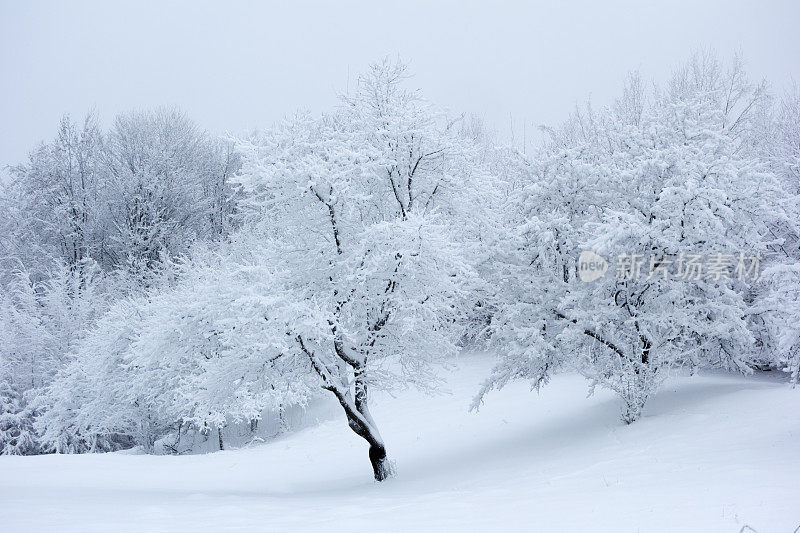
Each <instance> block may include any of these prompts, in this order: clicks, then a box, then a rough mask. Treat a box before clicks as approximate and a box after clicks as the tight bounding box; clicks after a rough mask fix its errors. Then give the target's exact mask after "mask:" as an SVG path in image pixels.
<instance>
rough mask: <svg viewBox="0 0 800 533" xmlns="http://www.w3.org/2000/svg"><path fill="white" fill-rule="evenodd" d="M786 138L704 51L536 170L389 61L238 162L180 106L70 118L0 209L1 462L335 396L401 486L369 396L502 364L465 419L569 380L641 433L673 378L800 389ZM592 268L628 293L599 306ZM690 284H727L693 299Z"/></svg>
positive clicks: (251, 140) (791, 162)
mask: <svg viewBox="0 0 800 533" xmlns="http://www.w3.org/2000/svg"><path fill="white" fill-rule="evenodd" d="M798 118H800V97H799V96H798V91H797V90H796V89H794V90H792V91H789V92H787V93H786V94H785V95H783V96H774V95H773V94H772V93H771V92H770V90H769V87H768V86H767V85H766V83H754V82H752V81H751V80H750V79H749V78H748V76H747V73H746V71H745V69H744V68H743V66H742V63H741V62H740V61H738V60H734V61H733V62H731V64H729V65H724V64H722V63H721V62H720V61H718V60H717V59H716V58H715V57H713V56H711V55H708V54H698V55H696V56H694V57H692V58H691V59H690V60H689V61H688V62H687V63H686V64H685V65H684V66H683V67H682V68H680V69H678V70H677V71H676V72H675V73H674V74H673V75H672V77H671V78H670V80H669V81H668V82H667V83H665V84H663V85H661V86H659V85H655V84H652V85H651V84H647V83H645V82H644V81H643V80H642V79H641V78H640V77H639V76H638V75H637V74H632V75H631V76H630V77H629V79H628V80H627V82H626V84H625V88H624V90H623V91H622V93H621V94H620V96H619V97H618V98H617V99H616V101H615V102H614V103H613V104H612V105H610V106H607V107H605V108H602V109H594V108H593V107H592V106H591V105H589V104H587V105H585V106H583V107H579V108H577V109H576V110H575V111H574V112H573V113H572V114H571V116H570V117H569V119H568V120H567V121H566V122H565V123H564V124H562V125H560V126H558V127H555V128H548V129H547V130H546V133H547V140H546V141H545V142H544V143H542V145H541V146H540V147H539V148H538V149H537V150H536V151H535V152H534V153H532V154H529V155H526V154H522V153H520V152H519V151H518V150H516V149H514V148H513V147H509V146H504V145H503V144H502V143H499V142H497V141H496V139H495V137H494V136H493V135H492V134H491V132H488V131H487V130H486V129H485V128H484V127H483V126H482V124H481V123H480V121H477V120H475V119H470V118H468V117H464V116H453V115H451V114H448V113H446V112H444V111H442V110H441V109H439V108H438V107H436V106H434V105H433V104H431V103H429V102H428V101H426V100H425V99H424V98H423V97H422V95H421V93H420V92H419V91H417V90H413V89H410V88H409V87H408V79H407V75H406V70H405V66H404V65H402V64H400V63H395V62H391V61H383V62H380V63H378V64H375V65H373V66H372V67H371V68H370V69H369V70H368V71H367V73H366V74H365V75H363V76H362V77H361V78H360V79H359V83H358V86H357V89H356V90H355V91H354V92H353V93H352V94H349V95H345V96H342V97H341V98H340V102H339V105H338V106H337V107H336V108H335V109H333V110H331V111H330V112H329V113H325V114H322V115H310V114H307V113H297V114H295V115H292V116H291V117H288V118H287V119H286V120H284V121H282V122H281V123H280V124H278V125H275V126H273V127H272V128H269V129H267V130H264V131H261V132H256V133H253V134H251V135H248V136H245V137H240V138H235V139H233V138H230V139H228V138H226V139H217V138H213V137H212V136H210V135H208V134H206V133H204V132H202V131H200V130H199V129H198V128H197V127H196V126H195V125H194V124H193V123H192V122H191V121H190V120H189V119H188V118H187V117H186V116H185V115H184V114H182V113H180V112H178V111H175V110H170V109H158V110H155V111H149V112H140V113H133V114H129V115H123V116H120V117H118V118H117V119H116V120H115V121H114V123H113V125H112V126H111V128H110V129H109V130H108V131H101V128H100V127H99V125H98V120H97V118H96V117H95V116H93V115H91V114H90V115H89V116H87V118H86V119H85V120H84V121H83V123H81V124H76V123H74V122H72V121H70V120H69V119H68V118H65V119H63V120H62V121H61V123H60V126H59V130H58V135H57V137H56V138H55V139H54V140H53V141H50V142H48V143H44V144H42V145H41V146H39V147H38V148H36V149H35V150H34V151H33V152H31V154H30V157H29V160H28V162H27V163H24V164H21V165H18V166H16V167H13V168H12V174H13V180H12V183H11V184H10V185H9V186H8V187H7V188H6V189H5V190H4V191H3V194H2V197H1V199H0V202H1V203H0V209H2V213H3V217H2V219H0V252H1V253H2V257H0V262H2V265H3V269H2V272H1V273H0V275H1V276H2V277H0V284H1V285H2V296H0V448H1V449H2V453H4V454H35V453H52V452H56V453H83V452H90V451H108V450H116V449H121V448H127V447H131V446H142V447H143V448H144V449H145V450H147V451H150V452H160V453H163V452H166V451H173V452H174V451H176V450H177V448H176V446H175V445H174V444H170V443H174V442H177V441H178V440H180V438H181V436H182V435H187V434H194V435H202V436H209V435H210V434H211V433H212V432H214V431H216V432H217V434H218V437H219V439H220V445H221V443H222V428H224V427H226V426H227V425H231V424H252V423H253V422H255V421H257V420H258V419H259V418H260V417H261V416H262V414H263V413H265V412H266V411H265V410H276V409H281V408H283V407H285V406H290V405H293V406H301V407H302V406H306V405H308V404H309V402H311V401H312V400H314V399H316V398H318V397H320V396H321V395H323V397H324V396H325V395H327V397H329V398H331V400H332V401H335V402H337V403H338V405H339V406H340V407H341V409H342V411H343V413H344V415H345V417H346V420H347V423H348V426H349V427H350V429H351V430H352V431H353V432H354V433H355V434H357V435H358V436H359V437H361V438H362V439H364V441H365V442H366V443H367V446H368V450H369V451H368V457H369V460H370V464H371V466H372V469H373V474H374V477H375V479H377V480H383V479H385V478H387V477H389V476H390V475H392V473H393V465H392V462H391V461H390V460H389V455H388V452H387V444H386V443H385V442H384V440H383V439H382V437H381V434H380V431H379V428H378V423H377V421H376V420H375V419H374V418H373V417H372V415H371V413H370V409H369V406H370V400H371V397H372V395H373V392H374V391H376V390H389V391H392V390H395V389H399V388H404V387H408V386H415V387H418V388H420V389H422V390H428V391H433V390H436V389H437V388H438V387H439V386H440V373H439V372H438V371H437V367H440V366H442V365H446V364H447V363H448V362H449V361H451V360H453V358H454V357H455V356H456V355H457V354H458V352H459V351H461V350H463V349H464V348H465V347H475V346H481V347H486V348H489V349H491V350H492V351H493V352H494V353H496V354H497V362H496V366H495V368H494V370H493V371H492V373H491V375H489V376H487V379H486V381H485V383H484V385H483V387H482V388H481V389H480V390H479V391H476V397H475V401H474V403H473V408H475V409H477V408H479V407H480V405H481V403H482V402H483V401H491V399H490V397H487V394H488V393H489V392H490V391H491V390H493V389H499V388H502V387H503V386H504V385H505V384H506V383H508V382H509V381H511V380H516V379H523V380H529V381H530V382H531V383H532V385H533V386H534V387H536V388H538V387H541V386H544V385H545V384H546V383H547V382H548V381H549V380H550V377H551V376H552V375H553V374H554V373H557V372H561V371H575V372H579V373H581V374H582V375H584V376H585V377H586V378H587V379H588V380H589V382H590V387H595V386H598V385H599V386H601V387H604V388H608V389H610V390H612V391H614V392H615V393H617V394H618V395H619V396H620V398H621V399H622V419H623V420H624V421H625V422H626V423H631V422H633V421H635V420H636V419H637V418H639V417H640V416H641V414H642V410H643V409H644V407H645V404H646V402H647V399H648V398H649V397H651V396H652V395H653V394H654V393H655V392H656V391H657V389H658V387H659V385H660V384H661V383H662V382H663V380H664V379H665V377H666V376H667V375H668V373H669V372H670V371H671V370H672V369H676V368H690V369H697V368H721V369H725V370H730V371H736V372H743V373H750V372H753V371H762V370H767V369H773V370H779V371H782V372H786V373H787V375H788V381H791V382H792V383H796V382H797V380H798V378H800V326H799V325H798V318H800V260H799V258H800V240H798V236H799V235H800V227H798V221H800V217H799V216H798V209H799V208H800V205H799V204H798V199H799V198H800V128H798V124H800V121H799V120H798ZM585 251H591V252H592V253H594V254H596V255H597V256H598V257H604V258H606V259H608V260H609V261H610V262H612V263H613V262H614V260H617V261H622V260H623V259H624V260H627V261H628V270H626V271H620V270H619V269H616V271H615V269H614V268H613V267H612V268H610V269H609V271H608V272H606V273H605V275H603V276H600V277H599V279H595V280H592V281H584V279H583V278H582V277H581V271H580V270H581V268H582V266H581V264H580V261H579V257H580V256H581V253H582V252H585ZM698 257H710V258H715V259H714V261H715V262H714V265H715V266H714V271H713V273H712V271H711V270H710V267H707V270H706V271H703V270H702V267H700V266H698V265H697V264H696V263H694V268H695V270H694V271H693V274H694V275H687V272H692V271H690V270H689V267H688V266H687V265H689V261H692V260H695V259H696V258H698ZM744 257H747V258H749V259H750V264H749V266H748V269H749V270H748V272H747V273H748V274H749V277H747V276H742V275H741V274H742V272H737V267H741V265H739V264H738V263H737V259H736V258H739V261H741V259H742V258H744ZM692 258H695V259H692ZM754 261H757V264H755V263H753V262H754ZM617 266H618V265H617ZM737 274H739V275H737Z"/></svg>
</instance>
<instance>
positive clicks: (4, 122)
mask: <svg viewBox="0 0 800 533" xmlns="http://www.w3.org/2000/svg"><path fill="white" fill-rule="evenodd" d="M798 23H800V2H799V1H797V0H788V1H758V2H756V1H749V2H740V1H732V0H727V1H708V2H701V1H698V0H695V1H693V2H667V1H662V2H643V1H642V2H608V1H602V2H601V1H598V2H547V3H545V2H541V3H539V2H521V1H519V2H497V1H492V2H489V1H485V2H480V3H479V2H445V1H440V2H433V1H431V2H416V1H411V0H403V1H401V2H377V1H372V2H350V1H338V2H321V1H320V2H297V1H294V2H281V3H277V2H274V3H273V2H231V1H225V2H222V1H220V2H156V1H151V2H148V1H142V0H139V1H137V2H131V3H122V2H116V1H115V2H79V1H70V2H60V1H59V2H38V1H30V2H26V1H22V0H0V166H3V165H5V164H11V163H16V162H20V161H22V160H24V158H25V157H26V154H27V152H28V151H29V150H30V149H31V148H32V147H33V146H34V145H35V144H36V143H38V142H39V141H41V140H44V139H50V138H52V137H53V136H54V134H55V131H56V126H57V122H58V119H59V117H60V116H61V115H62V114H63V113H65V112H68V113H70V114H72V115H73V116H74V117H78V118H79V117H81V116H82V115H83V114H84V113H85V112H86V111H87V110H88V109H89V108H94V109H96V110H97V111H98V112H99V113H100V115H101V117H102V118H103V119H104V121H105V122H106V123H108V122H109V121H110V119H111V118H113V116H114V115H115V114H117V113H119V112H123V111H128V110H131V109H137V108H143V107H151V106H156V105H160V104H166V105H178V106H180V107H182V108H183V109H184V110H186V111H187V112H188V113H189V115H190V116H192V117H193V118H194V119H195V120H196V121H197V122H198V123H199V124H200V125H201V126H202V127H204V128H206V129H208V130H210V131H212V132H219V133H223V132H231V133H238V132H242V131H246V130H248V129H251V128H253V127H264V126H268V125H270V124H271V123H272V122H274V121H275V120H276V119H279V118H281V117H282V116H284V115H286V114H287V113H289V112H291V111H293V110H295V109H297V108H299V107H303V108H306V109H310V110H312V111H321V110H324V109H328V108H330V107H332V106H333V105H335V98H336V94H337V93H338V92H342V91H346V90H347V87H348V80H349V83H350V86H352V85H353V84H354V80H355V78H356V77H357V75H358V73H359V72H361V71H363V70H364V69H365V67H366V66H367V65H368V64H369V63H370V62H373V61H376V60H378V59H380V58H381V57H383V56H386V55H392V56H395V55H398V54H399V55H400V57H402V58H403V59H404V60H406V61H408V62H409V63H410V65H411V72H412V73H413V75H414V77H413V78H412V80H411V81H410V83H411V84H412V85H414V86H416V87H420V88H422V89H423V92H424V94H425V95H426V97H428V98H429V99H431V100H433V101H435V102H437V103H438V104H441V105H443V106H446V107H447V108H449V109H451V110H453V111H459V112H460V111H466V112H470V113H475V114H477V115H479V116H482V117H484V119H485V120H486V122H487V123H488V124H489V125H490V126H491V127H492V128H493V129H495V130H497V131H498V132H499V133H500V134H501V135H503V136H505V137H509V132H510V129H511V128H510V123H511V120H510V116H513V121H514V124H515V128H516V130H517V134H516V136H515V140H516V143H517V144H518V145H521V143H522V140H521V136H522V124H523V123H524V124H527V128H526V129H527V132H528V135H529V136H532V132H533V130H534V128H535V126H537V125H539V124H543V123H544V124H552V123H555V122H559V121H560V120H562V119H563V118H564V117H565V116H566V114H567V113H568V112H569V111H570V109H571V108H572V107H573V106H574V105H575V103H576V102H579V101H584V100H585V99H586V98H588V97H590V96H591V98H592V101H593V102H594V103H596V104H598V105H599V104H605V103H607V102H609V101H610V100H611V99H612V98H613V96H614V95H615V94H616V93H617V92H618V91H619V89H620V87H621V85H622V83H623V80H624V77H625V73H626V72H628V71H630V70H632V69H637V68H638V69H640V70H641V71H642V73H643V74H644V75H645V76H647V77H664V76H665V75H666V73H667V72H668V71H669V70H670V69H672V68H673V67H674V66H676V65H677V64H679V63H680V62H681V61H683V60H684V59H685V58H686V57H688V55H689V54H690V53H691V51H692V50H693V49H698V48H709V47H710V48H713V49H714V50H716V51H717V52H718V53H719V54H720V55H722V56H725V57H729V56H731V55H732V54H733V52H735V51H736V50H740V51H741V52H742V53H743V55H744V57H745V59H746V60H747V63H748V66H749V69H750V72H751V73H752V74H753V75H755V76H756V77H766V78H768V79H769V80H770V81H772V83H773V85H774V86H775V87H776V88H777V89H783V88H784V87H786V86H788V84H789V83H790V82H791V80H792V79H794V80H798V81H800V37H799V36H798V35H799V34H800V31H799V30H798ZM529 139H530V137H529Z"/></svg>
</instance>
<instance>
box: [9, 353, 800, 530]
mask: <svg viewBox="0 0 800 533" xmlns="http://www.w3.org/2000/svg"><path fill="white" fill-rule="evenodd" d="M489 364H490V363H489V361H488V359H486V358H483V357H477V356H473V357H467V358H464V359H463V360H462V362H461V364H460V366H461V369H460V370H458V371H457V372H455V373H453V374H452V376H451V377H450V379H449V386H450V389H451V392H452V394H450V395H446V396H438V397H434V398H427V397H424V396H421V395H419V394H418V393H415V392H408V393H405V394H403V395H400V396H399V397H397V398H389V397H384V398H379V399H378V400H377V401H376V402H375V406H374V408H373V414H374V416H375V418H376V420H377V422H378V424H379V425H380V427H381V431H382V433H383V436H384V439H385V440H386V442H387V444H388V447H389V453H390V455H391V456H392V457H393V458H394V459H395V460H396V462H397V468H398V477H396V478H395V479H392V480H390V481H389V482H386V483H384V484H380V485H379V484H376V483H374V482H372V480H371V470H370V467H369V463H368V461H367V457H366V449H365V445H364V444H363V443H362V441H361V440H360V439H359V438H357V437H356V436H355V435H354V434H353V433H352V432H350V430H349V429H348V428H347V426H346V425H345V422H344V420H343V417H342V419H336V420H328V421H325V422H323V423H322V424H321V425H319V426H317V427H313V428H307V429H304V430H301V431H299V432H297V433H294V434H290V435H288V436H285V437H283V438H280V439H278V440H274V441H272V442H269V443H267V444H264V445H261V446H257V447H251V448H246V449H240V450H232V451H225V452H219V453H213V454H207V455H192V456H179V457H169V456H146V455H134V454H129V453H127V454H126V453H115V454H105V455H83V456H42V457H2V458H0V530H3V531H8V532H12V531H14V532H16V531H41V530H50V531H68V530H75V531H102V532H107V531H145V530H146V531H186V530H192V531H221V530H239V531H273V530H318V529H323V528H324V529H328V530H337V531H338V530H342V531H344V530H347V531H352V530H356V531H358V530H367V529H371V530H373V531H386V530H390V531H394V530H405V531H413V530H418V529H424V530H429V529H438V530H443V529H444V530H452V531H456V530H457V531H471V530H474V531H486V530H488V529H498V530H515V531H531V530H541V531H553V530H558V531H562V532H563V531H589V530H592V531H725V532H738V531H740V530H741V529H742V527H743V526H745V525H748V526H750V527H751V528H753V529H754V530H756V531H757V532H759V533H766V532H773V531H774V532H792V531H793V530H794V529H795V528H796V527H797V526H798V525H800V453H798V452H800V391H798V390H791V389H789V388H788V386H787V385H786V384H785V383H783V382H779V381H777V380H776V378H777V376H769V375H761V376H755V377H749V378H744V377H740V376H731V375H722V374H710V375H701V376H695V377H680V378H675V379H673V380H671V381H670V382H669V383H668V384H667V386H666V387H665V389H664V390H663V391H662V392H661V393H660V394H659V395H658V396H657V397H656V398H654V399H653V400H652V401H651V403H650V404H649V406H648V409H647V410H646V413H645V417H644V418H643V419H642V420H640V421H639V422H637V423H636V424H634V425H632V426H624V425H623V424H622V423H621V422H620V421H619V405H618V403H617V401H616V400H615V399H614V398H613V397H612V396H611V395H609V394H607V393H604V392H601V391H598V393H597V394H596V395H595V396H594V397H592V398H588V399H587V398H586V397H585V396H586V383H585V382H584V381H583V380H582V379H580V378H578V377H576V376H561V377H558V378H556V379H554V380H553V382H552V383H551V384H550V386H548V387H547V388H545V389H544V390H543V391H542V393H541V395H538V396H537V395H536V394H535V393H532V392H530V391H529V390H528V388H527V386H526V385H525V384H522V383H520V384H515V385H513V386H510V387H508V388H507V389H505V390H503V391H500V392H497V393H493V394H491V395H490V396H489V397H488V399H487V404H486V405H485V407H484V408H483V409H482V410H481V412H479V413H478V414H475V413H468V412H467V406H468V404H469V402H470V399H471V397H472V395H473V394H474V393H475V391H476V390H477V387H478V383H479V382H480V381H481V379H482V378H483V376H485V375H486V373H487V370H488V367H489ZM746 531H749V530H746Z"/></svg>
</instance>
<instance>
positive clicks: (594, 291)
mask: <svg viewBox="0 0 800 533" xmlns="http://www.w3.org/2000/svg"><path fill="white" fill-rule="evenodd" d="M742 76H743V74H742V72H741V70H740V69H739V68H738V67H734V68H733V69H732V70H730V71H729V72H723V71H722V70H721V69H720V68H719V66H718V64H717V63H716V62H715V61H713V59H711V58H709V57H707V56H699V57H697V58H695V59H694V60H693V61H691V62H690V63H689V64H688V65H687V67H686V68H684V69H682V70H681V71H679V72H678V73H677V74H676V75H675V76H674V77H673V78H672V80H671V82H670V84H669V86H668V88H667V89H666V90H663V91H657V92H656V93H655V94H654V95H653V96H652V97H648V96H647V95H646V94H645V93H644V91H643V90H642V88H641V87H642V84H641V83H640V82H639V81H638V79H637V78H636V77H635V76H634V77H633V78H632V80H631V82H630V83H629V85H628V87H627V89H626V91H625V93H624V95H623V97H622V98H621V99H620V100H619V101H618V102H617V104H616V106H615V107H614V109H609V110H604V111H602V112H600V113H596V112H594V111H593V110H592V109H591V108H588V109H587V110H586V111H583V112H578V113H576V114H575V115H574V116H573V118H572V119H571V120H570V121H569V122H568V123H567V124H566V125H565V127H563V128H561V129H560V130H557V131H554V132H553V141H552V143H551V145H550V147H549V149H547V150H545V151H544V153H542V154H540V155H538V156H537V157H536V158H535V160H534V161H533V162H532V172H531V180H530V184H529V185H528V186H527V187H526V188H525V189H524V190H523V191H522V193H521V194H519V195H518V197H517V201H516V202H514V203H513V204H512V205H511V206H510V207H509V210H508V212H509V213H511V214H512V215H511V216H512V217H513V218H512V221H511V223H510V224H509V225H510V227H511V230H510V235H509V238H508V239H507V240H506V242H507V243H508V244H507V246H506V247H505V248H504V249H501V250H499V253H498V257H499V258H500V259H501V260H500V261H499V262H498V266H497V274H496V275H497V276H498V279H499V280H500V282H499V283H498V286H499V287H500V290H499V291H498V298H499V303H498V304H497V306H498V309H499V312H498V313H497V314H496V315H495V316H494V317H493V329H494V332H495V341H496V342H497V343H498V345H499V346H500V352H501V354H502V357H501V361H500V362H499V364H498V365H497V367H496V368H495V370H494V372H493V374H492V376H491V378H490V379H489V380H488V381H487V382H486V384H485V386H484V388H483V389H482V391H481V393H480V395H479V397H478V399H477V402H479V401H481V399H482V398H483V395H484V394H485V393H486V392H487V391H489V390H491V389H492V388H495V387H501V386H503V385H504V384H505V383H506V382H507V381H508V380H510V379H513V378H525V379H530V380H531V381H532V382H533V383H534V385H535V386H536V387H539V386H541V385H542V384H544V383H546V382H547V381H548V379H549V378H550V376H551V375H552V373H553V372H554V371H556V370H558V369H560V368H571V369H575V370H577V371H579V372H581V373H582V374H583V375H585V376H586V377H587V378H588V379H590V380H591V382H592V383H593V384H599V385H601V386H604V387H608V388H610V389H612V390H613V391H615V392H616V393H618V394H619V395H620V396H621V397H622V398H623V400H624V402H625V408H624V412H623V419H624V420H625V421H626V422H632V421H634V420H636V419H637V418H638V417H639V416H640V415H641V411H642V408H643V406H644V404H645V402H646V401H647V398H648V397H649V396H650V395H651V394H652V393H653V392H654V391H655V389H656V388H657V386H658V385H659V383H660V381H661V380H662V379H663V377H664V375H665V371H666V370H668V369H670V368H674V367H678V366H689V367H697V366H716V367H722V368H726V369H731V370H738V371H743V372H747V371H749V368H750V367H749V363H750V362H751V361H752V360H753V358H754V338H753V334H752V332H751V330H750V329H749V327H748V323H749V315H750V314H751V312H752V307H751V303H752V298H751V294H750V284H752V282H753V281H754V278H755V277H756V276H757V272H756V271H755V270H756V269H757V266H756V263H757V259H756V258H758V257H759V256H760V255H762V254H765V253H766V252H767V245H768V243H769V240H770V236H769V228H770V221H772V220H775V219H776V218H777V217H779V216H780V214H779V213H778V214H776V210H775V203H776V202H775V200H776V199H778V198H779V197H780V190H779V187H778V186H777V183H776V181H775V177H774V175H773V174H771V173H770V172H769V171H768V170H769V169H768V168H767V167H766V166H765V165H764V164H763V162H762V161H761V160H760V159H759V158H757V157H755V156H753V155H752V153H751V151H750V150H748V149H747V146H748V143H751V142H752V137H751V136H750V135H749V129H750V128H751V126H752V123H753V121H752V115H753V112H754V110H755V109H757V108H758V107H759V106H760V105H762V104H763V103H764V93H763V88H762V87H760V86H753V85H750V84H748V83H747V82H746V80H745V79H744V78H743V77H742ZM582 251H591V252H593V253H595V254H598V255H600V256H602V257H605V258H606V259H607V260H609V261H610V263H611V267H610V271H609V272H607V273H606V275H604V276H600V278H599V279H596V280H590V281H588V282H585V281H582V280H581V278H580V276H579V267H580V265H578V258H579V255H580V253H581V252H582ZM701 261H702V263H701ZM615 265H616V268H615ZM704 268H705V270H704ZM748 276H749V277H748ZM476 405H477V404H476Z"/></svg>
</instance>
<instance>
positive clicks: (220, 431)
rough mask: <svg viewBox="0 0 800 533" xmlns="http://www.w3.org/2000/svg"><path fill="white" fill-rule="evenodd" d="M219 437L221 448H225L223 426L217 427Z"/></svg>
mask: <svg viewBox="0 0 800 533" xmlns="http://www.w3.org/2000/svg"><path fill="white" fill-rule="evenodd" d="M217 438H218V439H219V449H220V450H224V449H225V446H223V445H222V426H219V427H218V428H217Z"/></svg>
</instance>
